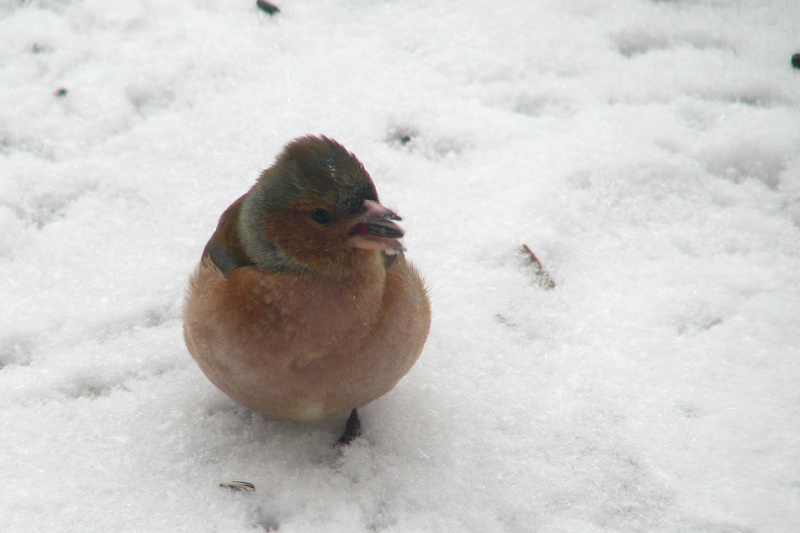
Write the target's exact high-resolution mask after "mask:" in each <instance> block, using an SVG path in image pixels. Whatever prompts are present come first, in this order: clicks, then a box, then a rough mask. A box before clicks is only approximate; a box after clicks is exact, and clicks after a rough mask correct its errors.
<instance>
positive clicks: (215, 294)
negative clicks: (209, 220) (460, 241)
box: [184, 136, 430, 444]
mask: <svg viewBox="0 0 800 533" xmlns="http://www.w3.org/2000/svg"><path fill="white" fill-rule="evenodd" d="M398 220H401V219H400V217H399V216H398V215H397V214H396V213H395V212H394V211H391V210H390V209H387V208H386V207H384V206H383V205H381V204H380V202H379V201H378V194H377V192H376V190H375V185H374V184H373V182H372V179H371V178H370V176H369V174H368V173H367V171H366V170H365V168H364V166H363V165H362V164H361V163H360V162H359V161H358V159H356V157H355V155H353V154H352V153H350V152H348V151H347V150H346V149H345V148H344V147H343V146H342V145H340V144H339V143H337V142H336V141H334V140H332V139H329V138H326V137H316V136H307V137H301V138H299V139H295V140H294V141H292V142H290V143H289V144H288V145H287V146H286V147H285V148H284V150H283V152H282V153H281V154H280V155H279V156H278V158H277V159H276V161H275V163H274V164H273V165H272V166H271V167H270V168H268V169H267V170H265V171H264V172H263V173H262V174H261V176H260V177H259V178H258V180H257V181H256V183H255V185H253V187H252V188H251V189H250V190H249V191H248V192H247V193H246V194H244V195H243V196H242V197H241V198H239V199H238V200H236V201H235V202H234V203H233V204H231V206H230V207H228V209H226V210H225V212H224V213H223V214H222V217H220V220H219V224H218V226H217V229H216V231H215V232H214V234H213V235H212V236H211V239H210V240H209V241H208V244H207V245H206V247H205V250H203V255H202V258H201V260H200V265H199V266H198V267H197V270H196V271H195V273H194V275H193V276H192V278H191V281H190V284H189V291H188V297H187V300H186V307H185V318H184V338H185V340H186V346H187V347H188V349H189V353H191V355H192V357H194V359H195V361H197V364H198V365H199V366H200V368H201V369H202V370H203V372H204V373H205V374H206V376H208V378H209V379H210V380H211V381H212V382H213V383H214V384H215V385H216V386H217V387H219V388H220V389H221V390H222V391H223V392H225V393H226V394H227V395H228V396H230V397H231V398H233V399H234V400H235V401H237V402H239V403H240V404H242V405H245V406H247V407H249V408H251V409H253V410H255V411H258V412H260V413H264V414H265V415H268V416H271V417H276V418H284V419H290V420H297V421H314V420H319V419H322V418H325V417H329V416H334V415H338V414H342V413H346V412H347V411H350V417H349V419H348V421H347V425H346V429H345V432H344V434H343V435H342V436H341V438H340V439H339V443H342V444H346V443H348V442H350V441H351V440H352V439H353V438H355V437H356V436H358V435H359V434H360V422H359V419H358V412H357V408H359V407H361V406H364V405H366V404H368V403H369V402H371V401H373V400H375V399H376V398H379V397H380V396H382V395H384V394H386V393H387V392H389V391H390V390H391V389H392V387H394V386H395V384H396V383H397V382H398V381H399V380H400V378H402V377H403V376H404V375H405V374H406V373H407V372H408V371H409V370H410V369H411V367H412V366H413V365H414V363H415V362H416V360H417V358H418V357H419V355H420V352H421V351H422V347H423V345H424V344H425V340H426V339H427V336H428V330H429V328H430V303H429V300H428V295H427V290H426V288H425V285H424V283H423V281H422V278H421V277H420V275H419V273H418V272H417V270H416V269H415V268H414V267H413V266H412V265H411V263H409V262H408V261H407V260H406V258H405V256H404V254H403V251H404V248H403V246H402V244H401V243H400V242H399V239H400V238H401V237H403V233H404V232H403V230H402V229H401V228H400V226H398V225H397V223H396V222H395V221H398Z"/></svg>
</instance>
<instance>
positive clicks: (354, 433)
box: [336, 409, 361, 446]
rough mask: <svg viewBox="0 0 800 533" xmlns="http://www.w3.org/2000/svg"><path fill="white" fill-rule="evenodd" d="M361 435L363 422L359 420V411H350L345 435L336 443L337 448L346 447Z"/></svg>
mask: <svg viewBox="0 0 800 533" xmlns="http://www.w3.org/2000/svg"><path fill="white" fill-rule="evenodd" d="M359 435H361V420H359V419H358V411H357V410H355V409H353V410H352V411H350V417H349V418H348V419H347V423H346V424H345V426H344V433H342V436H341V437H339V440H337V441H336V445H337V446H344V445H346V444H350V443H351V442H353V439H355V438H356V437H358V436H359Z"/></svg>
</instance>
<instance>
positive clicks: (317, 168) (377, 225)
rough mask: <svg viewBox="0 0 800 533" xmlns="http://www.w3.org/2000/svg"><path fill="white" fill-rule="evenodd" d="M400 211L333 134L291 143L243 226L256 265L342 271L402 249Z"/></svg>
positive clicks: (256, 189) (259, 185) (259, 188)
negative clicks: (387, 201)
mask: <svg viewBox="0 0 800 533" xmlns="http://www.w3.org/2000/svg"><path fill="white" fill-rule="evenodd" d="M398 220H400V217H399V216H398V215H397V214H396V213H395V212H394V211H392V210H390V209H388V208H386V207H384V206H383V205H381V203H380V202H379V201H378V193H377V192H376V190H375V184H373V183H372V178H370V176H369V174H368V173H367V171H366V169H364V166H363V165H362V164H361V163H360V162H359V161H358V159H356V157H355V155H353V154H352V153H350V152H348V151H347V150H346V149H345V148H344V147H343V146H342V145H340V144H339V143H337V142H336V141H334V140H331V139H328V138H326V137H315V136H308V137H301V138H299V139H295V140H294V141H292V142H290V143H289V144H288V145H287V146H286V147H285V148H284V150H283V152H281V154H280V155H279V156H278V158H277V160H276V161H275V164H274V165H272V166H271V167H270V168H268V169H267V170H265V171H264V172H263V173H262V174H261V176H260V177H259V179H258V181H257V182H256V184H255V185H254V186H253V188H252V189H251V190H250V192H249V193H248V194H247V195H246V197H245V199H244V203H243V204H242V212H241V215H240V219H239V232H240V236H241V237H242V243H243V245H244V247H245V249H246V251H247V253H248V255H249V256H250V257H251V258H252V259H253V260H254V262H255V264H256V266H261V267H264V268H268V269H278V268H281V267H282V268H292V267H311V268H314V269H317V270H341V269H346V268H349V267H350V266H351V265H352V264H354V263H357V262H358V261H359V260H361V261H363V260H366V259H370V258H374V256H377V255H378V253H380V252H383V253H386V254H390V255H391V254H396V253H398V252H401V251H402V250H403V245H402V244H401V243H400V242H399V240H398V239H400V238H402V237H403V233H404V232H403V230H402V228H400V226H398V225H397V224H396V223H395V221H398Z"/></svg>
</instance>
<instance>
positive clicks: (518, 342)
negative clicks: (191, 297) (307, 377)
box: [0, 0, 800, 533]
mask: <svg viewBox="0 0 800 533" xmlns="http://www.w3.org/2000/svg"><path fill="white" fill-rule="evenodd" d="M278 4H279V6H280V8H281V13H280V14H278V15H277V16H274V17H270V16H268V15H266V14H265V13H263V12H261V11H259V10H258V9H256V7H255V4H254V2H251V1H250V0H242V1H235V2H234V1H231V0H183V1H174V0H173V1H147V0H130V1H125V2H109V1H102V0H84V1H78V0H76V1H66V0H33V1H21V0H0V278H1V279H2V281H0V302H2V303H0V531H4V532H5V531H13V532H22V531H24V532H29V531H59V532H89V531H98V532H108V531H153V532H159V531H190V532H193V533H194V532H200V531H220V532H237V531H259V530H262V531H263V530H264V529H271V530H276V531H282V532H304V531H326V532H337V531H341V532H359V531H398V532H409V531H425V532H441V531H481V532H488V531H509V532H541V533H583V532H586V533H599V532H612V531H621V532H633V531H670V532H693V533H733V532H748V533H755V532H758V533H768V532H776V533H778V532H780V533H784V532H785V533H793V532H797V531H800V71H798V70H792V68H791V66H790V57H791V55H792V54H793V53H796V52H800V10H798V6H797V3H796V0H770V1H764V0H738V1H735V0H731V1H725V0H683V1H647V0H610V1H596V0H536V1H534V0H517V1H510V0H509V1H500V2H488V1H486V0H459V1H429V0H410V1H399V0H396V1H388V0H336V1H334V0H307V1H306V0H284V1H281V2H278ZM61 89H63V90H61ZM307 133H322V134H326V135H329V136H331V137H333V138H335V139H337V140H339V141H341V142H342V143H344V144H345V145H346V146H347V147H348V148H349V149H351V150H352V151H354V152H355V153H356V154H358V156H359V157H360V159H361V160H362V161H363V162H364V164H365V165H366V167H367V168H368V169H369V170H370V172H371V174H372V176H373V178H374V179H375V182H376V184H377V187H378V191H379V192H380V194H381V199H382V200H383V201H384V203H387V204H388V205H390V206H392V207H394V208H397V209H398V210H399V211H400V213H401V214H402V215H403V216H404V218H405V222H404V227H405V228H406V230H407V232H408V236H407V238H406V246H407V247H408V249H409V252H408V255H409V257H410V258H411V259H412V260H413V261H414V262H415V263H416V264H417V265H418V266H419V267H420V269H421V270H422V271H423V273H424V274H425V276H426V278H427V280H428V284H429V285H430V287H431V293H432V300H433V311H434V319H433V327H432V331H431V335H430V338H429V340H428V344H427V346H426V348H425V351H424V352H423V355H422V357H421V359H420V361H419V363H418V364H417V366H416V367H415V368H414V369H413V370H412V372H411V373H410V374H409V375H408V376H407V377H406V378H405V379H404V380H403V381H402V382H401V383H400V384H399V385H398V386H397V387H396V388H395V390H394V391H392V393H390V394H389V395H387V396H386V397H384V398H382V399H380V400H379V401H376V402H374V403H373V404H371V405H370V406H368V407H366V408H364V409H362V410H361V415H362V420H363V422H364V426H365V435H364V437H363V438H361V439H359V440H358V441H356V442H355V443H354V444H353V445H352V446H351V447H349V448H348V449H345V450H343V451H341V452H340V451H337V450H335V449H333V448H332V447H331V444H332V443H333V442H334V440H335V439H336V437H337V436H338V434H339V433H340V432H341V429H342V424H343V420H330V421H327V422H325V423H321V424H317V425H299V424H294V423H288V422H282V421H275V420H270V419H267V418H265V417H262V416H260V415H257V414H254V413H252V412H250V411H248V410H246V409H244V408H241V407H238V406H237V405H235V404H234V403H233V402H232V401H230V400H229V399H228V398H227V397H225V396H224V395H223V394H222V393H220V392H218V391H217V390H216V389H215V388H214V387H213V386H212V385H211V384H210V382H208V380H207V379H206V378H205V377H204V376H203V374H202V373H201V372H200V370H199V369H198V368H197V366H196V365H195V364H194V362H193V361H192V360H191V358H190V357H189V355H188V353H187V351H186V349H185V347H184V344H183V339H182V336H181V327H182V323H181V312H182V311H181V308H182V299H183V293H184V288H185V286H186V282H187V279H188V276H189V275H190V273H191V272H192V270H193V268H194V266H195V264H196V262H197V260H198V258H199V255H200V252H201V251H202V249H203V246H204V245H205V242H206V240H207V239H208V237H209V236H210V234H211V232H212V231H213V229H214V227H215V225H216V222H217V218H218V217H219V215H220V214H221V212H222V210H223V209H224V208H225V207H227V205H228V204H230V203H231V202H232V201H233V200H234V199H236V198H237V197H238V196H239V195H240V194H242V193H243V192H244V191H245V190H247V188H248V187H249V186H250V185H251V184H252V183H253V181H254V180H255V178H256V176H257V175H258V173H259V172H260V171H261V170H262V169H263V168H265V167H267V166H269V165H270V164H271V163H272V161H273V158H274V156H275V155H276V154H277V152H278V151H279V150H280V149H281V147H282V146H283V145H284V144H285V143H286V142H287V141H289V140H290V139H292V138H293V137H296V136H299V135H304V134H307ZM523 243H526V244H528V245H529V246H530V247H531V248H532V249H533V250H534V251H535V253H536V254H537V255H538V257H539V258H540V259H541V261H542V263H543V264H544V267H545V268H546V269H547V270H548V271H549V272H550V274H551V275H552V277H553V279H554V280H555V282H556V287H555V288H554V289H553V290H546V289H544V288H543V287H542V286H541V285H539V284H537V282H536V278H535V276H534V269H533V268H532V265H531V263H530V261H529V260H528V258H527V257H526V256H525V254H523V253H522V252H521V251H520V247H521V245H522V244H523ZM231 480H244V481H249V482H251V483H253V484H254V485H255V486H256V489H257V490H256V492H255V493H232V492H229V491H225V490H222V489H220V488H219V487H218V483H219V482H222V481H231Z"/></svg>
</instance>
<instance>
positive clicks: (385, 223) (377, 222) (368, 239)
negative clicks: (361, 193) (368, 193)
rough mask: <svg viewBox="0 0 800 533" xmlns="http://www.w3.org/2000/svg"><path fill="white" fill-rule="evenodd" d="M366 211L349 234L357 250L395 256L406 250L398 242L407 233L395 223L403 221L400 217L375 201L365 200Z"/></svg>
mask: <svg viewBox="0 0 800 533" xmlns="http://www.w3.org/2000/svg"><path fill="white" fill-rule="evenodd" d="M364 208H365V211H364V213H362V214H361V215H360V216H359V217H358V219H356V223H355V225H353V227H352V228H351V229H350V231H349V232H348V233H347V235H348V236H349V238H348V242H349V243H350V245H351V246H354V247H356V248H363V249H365V250H380V251H382V252H386V253H388V254H394V253H397V252H402V251H403V250H405V248H404V247H403V245H402V244H401V243H400V241H398V239H401V238H402V237H403V235H404V234H405V232H404V231H403V228H401V227H400V226H398V225H397V224H395V223H394V222H393V221H395V220H402V219H401V218H400V216H399V215H398V214H397V213H395V212H394V211H392V210H391V209H388V208H386V207H384V206H383V205H381V204H379V203H378V202H375V201H373V200H364Z"/></svg>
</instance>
